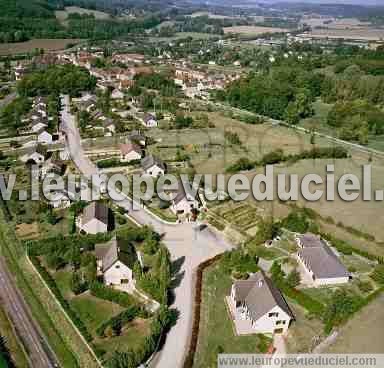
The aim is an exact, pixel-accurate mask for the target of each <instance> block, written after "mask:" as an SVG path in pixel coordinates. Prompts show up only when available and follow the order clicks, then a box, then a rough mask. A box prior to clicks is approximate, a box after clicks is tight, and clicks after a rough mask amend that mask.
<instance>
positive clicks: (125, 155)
mask: <svg viewBox="0 0 384 368" xmlns="http://www.w3.org/2000/svg"><path fill="white" fill-rule="evenodd" d="M120 152H121V154H120V161H121V162H130V161H135V160H140V159H141V158H142V157H143V152H142V150H141V147H140V146H139V145H137V144H135V143H125V144H121V145H120Z"/></svg>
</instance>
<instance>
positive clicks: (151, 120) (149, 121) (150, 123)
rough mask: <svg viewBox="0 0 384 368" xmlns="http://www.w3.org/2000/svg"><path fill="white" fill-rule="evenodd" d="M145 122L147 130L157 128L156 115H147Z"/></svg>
mask: <svg viewBox="0 0 384 368" xmlns="http://www.w3.org/2000/svg"><path fill="white" fill-rule="evenodd" d="M143 121H144V125H145V126H146V127H147V128H154V127H157V120H156V117H155V116H154V115H152V114H145V115H144V118H143Z"/></svg>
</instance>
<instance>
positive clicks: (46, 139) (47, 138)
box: [37, 131, 52, 144]
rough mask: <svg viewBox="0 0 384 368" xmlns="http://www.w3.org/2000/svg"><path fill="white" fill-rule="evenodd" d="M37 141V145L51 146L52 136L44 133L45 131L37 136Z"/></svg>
mask: <svg viewBox="0 0 384 368" xmlns="http://www.w3.org/2000/svg"><path fill="white" fill-rule="evenodd" d="M37 141H38V142H39V143H45V144H51V143H52V135H51V134H49V133H48V132H46V131H44V132H41V133H40V134H39V135H38V136H37Z"/></svg>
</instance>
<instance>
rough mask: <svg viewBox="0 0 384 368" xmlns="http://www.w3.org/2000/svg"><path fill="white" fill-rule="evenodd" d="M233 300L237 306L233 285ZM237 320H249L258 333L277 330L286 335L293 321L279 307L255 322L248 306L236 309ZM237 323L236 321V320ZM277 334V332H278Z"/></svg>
mask: <svg viewBox="0 0 384 368" xmlns="http://www.w3.org/2000/svg"><path fill="white" fill-rule="evenodd" d="M231 298H232V300H233V302H234V304H235V305H236V301H235V288H234V285H232V289H231ZM235 319H237V320H248V321H249V323H250V325H251V326H252V329H254V330H255V332H257V333H271V334H272V333H274V332H275V331H276V330H279V329H282V331H281V333H283V334H284V333H286V332H287V330H288V327H289V323H290V321H291V317H290V316H289V315H288V314H287V313H286V312H285V311H284V310H283V309H281V308H280V307H279V306H278V305H276V306H275V307H274V308H272V309H271V310H270V311H268V313H265V314H264V315H263V316H262V317H260V318H259V319H257V320H256V321H254V320H253V319H252V318H251V316H250V315H249V312H248V309H247V306H246V305H245V304H244V305H242V306H240V307H237V308H236V316H235ZM235 323H236V320H235ZM276 332H277V331H276Z"/></svg>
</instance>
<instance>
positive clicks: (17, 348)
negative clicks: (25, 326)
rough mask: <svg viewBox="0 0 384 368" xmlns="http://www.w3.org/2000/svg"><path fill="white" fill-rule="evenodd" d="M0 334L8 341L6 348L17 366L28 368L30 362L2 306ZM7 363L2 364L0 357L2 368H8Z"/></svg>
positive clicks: (0, 309) (0, 310)
mask: <svg viewBox="0 0 384 368" xmlns="http://www.w3.org/2000/svg"><path fill="white" fill-rule="evenodd" d="M0 334H1V336H3V337H4V338H5V340H6V346H7V348H8V349H9V352H10V354H11V357H12V359H13V361H14V363H15V366H16V367H18V368H27V367H28V366H29V365H28V361H27V358H26V356H25V354H24V351H23V349H22V347H21V345H20V341H19V340H18V338H17V337H16V335H15V333H14V331H13V328H12V324H11V321H10V320H9V319H8V316H7V314H6V313H5V311H4V310H3V308H2V307H1V306H0ZM3 364H5V362H2V360H1V356H0V367H3V366H4V367H7V365H3Z"/></svg>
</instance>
